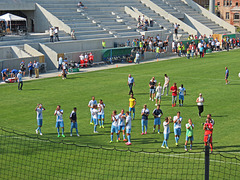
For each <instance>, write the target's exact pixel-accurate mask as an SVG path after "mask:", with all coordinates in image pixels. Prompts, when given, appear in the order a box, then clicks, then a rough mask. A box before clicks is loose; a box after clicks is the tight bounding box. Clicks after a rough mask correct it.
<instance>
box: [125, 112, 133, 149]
mask: <svg viewBox="0 0 240 180" xmlns="http://www.w3.org/2000/svg"><path fill="white" fill-rule="evenodd" d="M131 128H132V118H131V116H129V112H128V111H127V112H126V125H125V130H126V132H127V138H128V142H126V143H125V144H126V145H127V146H128V145H131V144H132V143H131Z"/></svg>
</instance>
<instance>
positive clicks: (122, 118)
mask: <svg viewBox="0 0 240 180" xmlns="http://www.w3.org/2000/svg"><path fill="white" fill-rule="evenodd" d="M125 119H126V115H125V113H124V109H122V110H121V113H119V114H118V136H119V138H118V140H119V141H120V132H121V130H122V132H123V141H127V139H126V137H125Z"/></svg>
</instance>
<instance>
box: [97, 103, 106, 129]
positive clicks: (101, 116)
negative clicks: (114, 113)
mask: <svg viewBox="0 0 240 180" xmlns="http://www.w3.org/2000/svg"><path fill="white" fill-rule="evenodd" d="M104 108H105V104H104V103H103V100H102V99H100V100H99V103H98V121H99V126H100V128H104V126H103V125H104V118H105V114H104ZM101 120H102V123H101Z"/></svg>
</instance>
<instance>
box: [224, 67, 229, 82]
mask: <svg viewBox="0 0 240 180" xmlns="http://www.w3.org/2000/svg"><path fill="white" fill-rule="evenodd" d="M225 70H226V71H225V81H226V85H227V84H229V83H230V82H229V81H228V76H229V70H228V68H227V67H225Z"/></svg>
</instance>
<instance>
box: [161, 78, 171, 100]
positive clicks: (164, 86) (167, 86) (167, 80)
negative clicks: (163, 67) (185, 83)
mask: <svg viewBox="0 0 240 180" xmlns="http://www.w3.org/2000/svg"><path fill="white" fill-rule="evenodd" d="M164 76H165V82H164V85H163V92H162V96H163V95H164V92H165V89H166V88H167V94H166V96H168V92H169V82H170V78H169V77H168V76H167V74H165V75H164Z"/></svg>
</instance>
